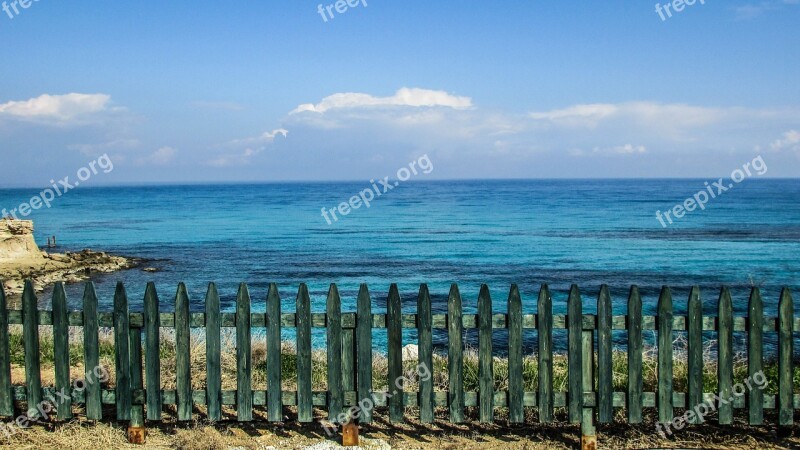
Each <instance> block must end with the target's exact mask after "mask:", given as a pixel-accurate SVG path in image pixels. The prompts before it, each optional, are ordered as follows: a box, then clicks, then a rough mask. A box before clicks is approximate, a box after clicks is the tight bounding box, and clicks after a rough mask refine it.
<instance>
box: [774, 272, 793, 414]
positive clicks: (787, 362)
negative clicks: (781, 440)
mask: <svg viewBox="0 0 800 450" xmlns="http://www.w3.org/2000/svg"><path fill="white" fill-rule="evenodd" d="M793 328H794V304H793V302H792V294H791V293H790V292H789V288H786V287H785V288H783V290H782V291H781V299H780V302H779V303H778V426H780V427H791V426H792V424H793V420H794V398H793V397H794V387H793V386H794V383H793V381H792V376H793V374H794V364H793V355H794V333H793V331H792V330H793Z"/></svg>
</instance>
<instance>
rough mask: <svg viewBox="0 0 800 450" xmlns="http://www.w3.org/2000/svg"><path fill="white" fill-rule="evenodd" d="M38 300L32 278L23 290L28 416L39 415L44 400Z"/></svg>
mask: <svg viewBox="0 0 800 450" xmlns="http://www.w3.org/2000/svg"><path fill="white" fill-rule="evenodd" d="M38 303H39V302H38V300H37V298H36V293H35V291H34V289H33V283H32V282H31V281H30V280H26V281H25V288H24V290H23V292H22V335H23V340H24V347H25V387H26V389H27V393H28V416H30V417H39V415H40V413H39V411H38V410H37V409H36V407H37V406H38V405H39V404H40V403H41V402H42V374H41V366H40V362H39V311H38V309H37V306H38Z"/></svg>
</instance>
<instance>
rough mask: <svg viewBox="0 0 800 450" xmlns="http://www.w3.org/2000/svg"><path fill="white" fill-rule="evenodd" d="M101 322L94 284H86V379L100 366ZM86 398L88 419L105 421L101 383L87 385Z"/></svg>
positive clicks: (84, 333)
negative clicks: (98, 316) (98, 315)
mask: <svg viewBox="0 0 800 450" xmlns="http://www.w3.org/2000/svg"><path fill="white" fill-rule="evenodd" d="M99 332H100V328H99V321H98V318H97V293H96V291H95V288H94V283H92V282H88V283H86V287H85V288H84V291H83V352H84V353H83V362H84V376H85V378H86V379H89V377H93V376H94V373H93V372H94V368H95V367H99V366H100V345H99V342H98V341H99ZM83 394H84V396H85V398H86V418H87V419H89V420H102V419H103V405H102V398H101V388H100V383H87V384H86V388H85V389H84V391H83Z"/></svg>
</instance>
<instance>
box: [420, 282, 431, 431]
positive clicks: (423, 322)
mask: <svg viewBox="0 0 800 450" xmlns="http://www.w3.org/2000/svg"><path fill="white" fill-rule="evenodd" d="M432 326H433V318H432V316H431V295H430V293H429V292H428V285H427V284H423V285H420V287H419V296H418V297H417V333H418V339H419V354H418V356H419V361H418V363H419V367H420V369H421V370H418V371H417V372H418V373H420V372H421V373H423V374H429V376H427V377H420V380H419V399H418V401H419V420H420V422H422V423H431V422H433V332H432Z"/></svg>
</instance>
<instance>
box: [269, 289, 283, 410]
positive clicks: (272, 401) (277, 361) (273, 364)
mask: <svg viewBox="0 0 800 450" xmlns="http://www.w3.org/2000/svg"><path fill="white" fill-rule="evenodd" d="M267 418H268V419H269V421H270V422H281V421H283V392H282V387H281V296H280V293H279V292H278V285H277V284H275V283H270V285H269V293H268V294H267Z"/></svg>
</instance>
